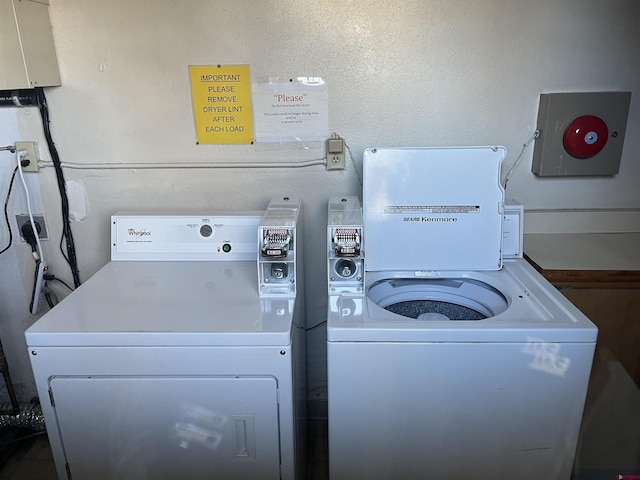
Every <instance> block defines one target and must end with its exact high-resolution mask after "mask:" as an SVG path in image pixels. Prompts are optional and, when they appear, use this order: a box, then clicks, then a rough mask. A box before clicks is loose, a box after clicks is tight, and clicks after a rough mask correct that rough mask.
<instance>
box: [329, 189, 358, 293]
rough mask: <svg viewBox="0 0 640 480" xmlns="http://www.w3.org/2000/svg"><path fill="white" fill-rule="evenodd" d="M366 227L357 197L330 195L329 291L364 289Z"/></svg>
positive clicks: (342, 291)
mask: <svg viewBox="0 0 640 480" xmlns="http://www.w3.org/2000/svg"><path fill="white" fill-rule="evenodd" d="M363 231H364V223H363V221H362V208H361V206H360V201H359V200H358V197H350V196H349V197H331V198H330V199H329V211H328V218H327V247H328V255H327V258H328V265H327V271H328V286H329V294H334V293H356V294H361V293H362V292H363V291H364V237H363Z"/></svg>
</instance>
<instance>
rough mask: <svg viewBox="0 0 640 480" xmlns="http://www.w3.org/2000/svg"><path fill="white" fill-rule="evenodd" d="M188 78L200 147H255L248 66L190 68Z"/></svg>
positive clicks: (197, 66) (196, 66)
mask: <svg viewBox="0 0 640 480" xmlns="http://www.w3.org/2000/svg"><path fill="white" fill-rule="evenodd" d="M189 76H190V77H191V97H192V99H193V115H194V117H195V122H196V139H197V141H198V143H207V144H247V143H252V142H253V116H252V111H251V81H250V79H249V65H217V66H215V65H208V66H199V65H191V66H189Z"/></svg>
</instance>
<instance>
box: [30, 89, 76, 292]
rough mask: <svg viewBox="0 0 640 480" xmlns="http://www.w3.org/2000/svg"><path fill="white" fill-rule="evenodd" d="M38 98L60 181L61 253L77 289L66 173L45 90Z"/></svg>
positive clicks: (37, 91) (39, 93)
mask: <svg viewBox="0 0 640 480" xmlns="http://www.w3.org/2000/svg"><path fill="white" fill-rule="evenodd" d="M35 90H36V96H37V98H38V107H39V108H40V115H41V117H42V127H43V129H44V136H45V139H46V140H47V145H48V147H49V152H50V153H51V160H52V161H53V166H54V169H55V171H56V179H57V181H58V190H59V191H60V199H61V203H62V236H61V237H60V251H61V252H62V256H63V257H64V258H65V260H66V261H67V263H68V264H69V268H70V269H71V275H72V276H73V283H74V285H75V287H76V288H77V287H79V286H80V283H81V282H80V274H79V272H78V260H77V257H76V247H75V244H74V241H73V233H72V232H71V223H70V220H69V198H68V197H67V187H66V184H65V181H64V173H63V171H62V165H61V162H60V156H59V155H58V150H57V149H56V146H55V144H54V143H53V138H52V136H51V130H50V128H49V107H48V106H47V98H46V97H45V94H44V89H42V88H36V89H35ZM65 241H66V255H65V251H64V250H63V248H62V244H63V243H64V242H65Z"/></svg>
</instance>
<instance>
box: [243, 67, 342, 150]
mask: <svg viewBox="0 0 640 480" xmlns="http://www.w3.org/2000/svg"><path fill="white" fill-rule="evenodd" d="M253 92H254V93H253V95H254V97H253V109H254V129H255V139H256V142H304V141H307V142H313V141H324V140H326V138H327V137H328V136H329V105H328V103H329V102H328V95H327V88H326V84H325V82H324V80H323V79H322V78H320V77H296V78H292V79H286V80H284V79H266V80H263V81H258V83H257V84H256V85H255V87H254V90H253Z"/></svg>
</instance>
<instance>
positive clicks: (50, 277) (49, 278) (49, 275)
mask: <svg viewBox="0 0 640 480" xmlns="http://www.w3.org/2000/svg"><path fill="white" fill-rule="evenodd" d="M43 277H44V279H45V280H46V281H47V282H51V281H54V280H55V281H56V282H60V283H61V284H62V285H64V286H65V287H67V288H68V289H69V290H71V291H72V292H73V288H72V287H70V286H69V284H68V283H67V282H65V281H64V280H60V279H59V278H58V277H56V276H55V275H53V274H52V273H45V274H44V276H43Z"/></svg>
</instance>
